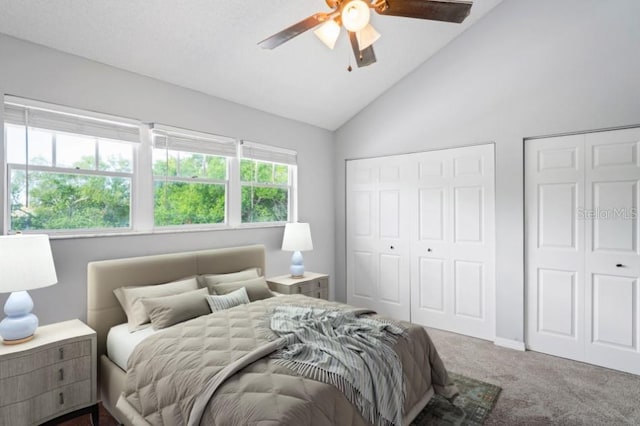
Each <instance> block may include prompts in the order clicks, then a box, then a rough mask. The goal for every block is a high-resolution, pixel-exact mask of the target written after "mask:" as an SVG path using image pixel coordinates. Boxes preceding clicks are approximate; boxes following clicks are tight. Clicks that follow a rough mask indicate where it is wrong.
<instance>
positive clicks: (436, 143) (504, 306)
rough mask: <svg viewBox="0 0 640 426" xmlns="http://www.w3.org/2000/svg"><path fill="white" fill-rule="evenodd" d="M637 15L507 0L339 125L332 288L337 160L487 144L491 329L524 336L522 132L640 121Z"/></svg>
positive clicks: (620, 8)
mask: <svg viewBox="0 0 640 426" xmlns="http://www.w3.org/2000/svg"><path fill="white" fill-rule="evenodd" d="M639 16H640V2H639V1H637V0H616V1H601V0H562V1H556V0H538V1H531V0H504V2H503V3H502V4H501V5H499V6H498V7H497V8H496V9H494V10H493V11H492V12H491V13H490V14H489V15H487V16H486V17H485V18H484V19H483V20H482V21H480V22H479V23H477V24H476V25H475V26H473V27H471V29H469V30H467V31H466V32H465V33H463V34H462V35H461V36H459V37H458V38H457V39H456V40H454V41H453V42H452V43H451V44H450V45H448V46H447V47H446V48H445V49H443V50H442V51H440V52H439V53H438V54H437V55H436V56H434V57H433V58H432V59H431V60H429V61H428V62H426V63H425V64H423V65H422V66H420V67H419V68H418V69H416V70H415V71H414V72H413V73H412V74H411V75H409V76H408V77H407V78H405V79H403V80H401V81H400V82H399V83H398V84H397V85H396V86H395V87H393V88H392V89H391V90H389V91H388V92H386V93H385V94H384V95H382V96H381V97H379V98H378V99H377V100H376V101H375V102H373V103H372V104H371V105H369V106H368V107H367V108H366V109H365V110H363V111H362V112H360V113H359V114H358V115H357V116H355V117H354V118H353V119H352V120H351V121H350V122H348V123H347V124H345V125H344V126H343V127H341V128H340V129H339V130H338V131H337V133H336V162H335V172H336V181H335V192H336V235H337V238H336V274H337V275H336V281H337V286H336V297H337V298H338V299H339V300H345V299H346V288H345V260H344V259H345V241H344V235H345V214H344V211H345V203H344V197H345V194H344V186H345V182H344V175H345V171H344V170H345V159H351V158H359V157H372V156H381V155H389V154H397V153H405V152H414V151H426V150H432V149H436V148H445V147H454V146H461V145H469V144H479V143H485V142H495V143H496V231H497V239H496V245H497V248H496V251H497V253H496V254H497V256H496V258H497V265H496V279H497V282H496V299H497V300H496V306H497V312H496V335H497V336H498V337H502V338H505V339H512V340H517V341H523V339H524V279H523V277H524V261H523V256H524V254H523V251H524V248H523V247H524V241H523V240H524V226H523V196H524V194H523V139H524V138H526V137H531V136H540V135H549V134H559V133H565V132H574V131H583V130H591V129H599V128H608V127H616V126H625V125H634V124H636V125H637V124H640V54H639V53H638V52H639V49H640V24H639V21H638V17H639ZM379 60H393V59H392V58H379Z"/></svg>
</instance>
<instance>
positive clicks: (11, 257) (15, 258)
mask: <svg viewBox="0 0 640 426" xmlns="http://www.w3.org/2000/svg"><path fill="white" fill-rule="evenodd" d="M0 271H2V272H0V293H8V292H12V293H11V295H10V296H9V298H8V299H7V302H6V303H5V305H4V313H5V314H6V315H7V317H6V318H4V319H3V320H2V322H0V336H1V337H2V339H3V343H4V344H7V345H11V344H18V343H23V342H26V341H29V340H31V339H32V338H33V333H34V332H35V331H36V328H38V317H36V316H35V315H34V314H32V313H31V310H32V309H33V300H32V299H31V296H29V293H28V292H27V290H33V289H36V288H40V287H46V286H50V285H53V284H55V283H57V282H58V277H57V276H56V268H55V265H54V264H53V256H52V255H51V245H50V244H49V236H48V235H36V234H29V235H7V236H0Z"/></svg>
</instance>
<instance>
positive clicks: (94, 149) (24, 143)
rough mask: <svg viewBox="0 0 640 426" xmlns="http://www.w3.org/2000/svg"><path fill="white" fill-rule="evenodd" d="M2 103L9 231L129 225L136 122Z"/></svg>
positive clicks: (40, 105) (136, 139) (11, 102)
mask: <svg viewBox="0 0 640 426" xmlns="http://www.w3.org/2000/svg"><path fill="white" fill-rule="evenodd" d="M7 98H8V99H7V100H6V102H5V127H4V131H5V134H4V136H5V141H6V153H7V159H6V161H7V176H8V194H7V197H8V202H7V205H8V208H9V215H8V222H9V223H8V225H9V230H10V231H12V232H15V231H28V230H92V229H110V228H118V229H123V228H124V229H127V228H131V200H132V191H133V188H132V187H133V175H134V172H135V171H134V156H135V149H134V144H133V143H134V142H138V141H139V140H140V136H139V125H138V124H137V123H133V122H128V121H116V120H119V119H114V118H113V117H107V116H103V115H100V116H98V115H95V116H93V115H92V116H89V115H80V114H77V113H75V112H71V111H70V110H65V111H53V110H51V109H48V108H47V107H46V106H43V104H39V103H36V102H29V103H25V102H23V100H17V99H15V100H14V99H13V98H9V97H7Z"/></svg>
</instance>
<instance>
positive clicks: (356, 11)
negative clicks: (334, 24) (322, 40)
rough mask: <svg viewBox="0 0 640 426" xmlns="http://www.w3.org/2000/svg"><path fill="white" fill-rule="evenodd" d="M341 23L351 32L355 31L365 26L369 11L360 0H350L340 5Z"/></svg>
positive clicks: (365, 4)
mask: <svg viewBox="0 0 640 426" xmlns="http://www.w3.org/2000/svg"><path fill="white" fill-rule="evenodd" d="M341 17H342V25H344V27H345V28H346V29H347V30H348V31H351V32H357V31H360V30H361V29H363V28H364V27H366V26H367V24H368V23H369V18H370V17H371V12H370V11H369V6H368V5H367V3H365V2H364V1H362V0H351V1H350V2H349V3H347V4H345V5H344V6H343V7H342V15H341Z"/></svg>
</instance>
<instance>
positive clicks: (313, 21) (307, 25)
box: [258, 13, 329, 49]
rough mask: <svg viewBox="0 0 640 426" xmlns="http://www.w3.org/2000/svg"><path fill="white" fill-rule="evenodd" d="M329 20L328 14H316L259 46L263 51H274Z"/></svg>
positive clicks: (267, 39) (263, 41) (265, 40)
mask: <svg viewBox="0 0 640 426" xmlns="http://www.w3.org/2000/svg"><path fill="white" fill-rule="evenodd" d="M327 19H329V15H328V14H327V13H316V14H315V15H312V16H309V17H308V18H307V19H303V20H302V21H300V22H298V23H297V24H293V25H292V26H290V27H289V28H285V29H284V30H282V31H280V32H279V33H277V34H274V35H272V36H271V37H269V38H266V39H264V40H262V41H261V42H260V43H258V46H260V47H262V48H263V49H273V48H274V47H278V46H280V45H281V44H282V43H284V42H286V41H289V40H291V39H292V38H294V37H295V36H297V35H300V34H302V33H303V32H305V31H308V30H310V29H312V28H315V27H317V26H318V25H320V24H322V23H323V22H325V21H326V20H327Z"/></svg>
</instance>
